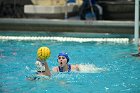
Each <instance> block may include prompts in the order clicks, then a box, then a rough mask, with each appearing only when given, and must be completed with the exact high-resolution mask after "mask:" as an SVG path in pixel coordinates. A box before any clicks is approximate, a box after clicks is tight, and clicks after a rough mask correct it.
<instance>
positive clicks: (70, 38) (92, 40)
mask: <svg viewBox="0 0 140 93" xmlns="http://www.w3.org/2000/svg"><path fill="white" fill-rule="evenodd" d="M0 40H24V41H34V40H56V41H64V42H65V41H72V42H81V43H82V42H117V43H128V42H129V41H130V40H129V38H76V37H47V36H0Z"/></svg>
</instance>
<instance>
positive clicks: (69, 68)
mask: <svg viewBox="0 0 140 93" xmlns="http://www.w3.org/2000/svg"><path fill="white" fill-rule="evenodd" d="M58 68H59V72H64V71H63V67H60V66H58ZM70 71H71V65H70V64H68V72H70Z"/></svg>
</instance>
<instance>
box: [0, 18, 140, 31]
mask: <svg viewBox="0 0 140 93" xmlns="http://www.w3.org/2000/svg"><path fill="white" fill-rule="evenodd" d="M139 27H140V25H139ZM0 30H2V31H7V30H8V31H9V30H16V31H51V32H56V31H58V32H89V33H117V34H124V33H125V34H133V33H134V21H91V20H86V21H80V20H58V19H16V18H15V19H11V18H9V19H7V18H4V19H0Z"/></svg>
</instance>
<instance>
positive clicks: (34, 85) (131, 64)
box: [0, 32, 140, 93]
mask: <svg viewBox="0 0 140 93" xmlns="http://www.w3.org/2000/svg"><path fill="white" fill-rule="evenodd" d="M1 35H18V34H17V33H16V34H15V33H14V34H13V33H6V32H5V33H4V32H1ZM20 35H21V36H22V35H24V36H29V35H44V36H45V35H46V33H44V32H42V33H32V34H31V33H29V32H28V33H25V32H23V33H20ZM49 35H50V36H51V35H52V34H49ZM53 35H57V36H58V35H59V34H53ZM66 35H67V34H65V36H66ZM73 36H74V37H75V34H74V35H73ZM95 36H96V37H98V36H99V35H95ZM89 37H91V36H90V35H89ZM102 37H104V35H103V36H102ZM106 37H112V35H107V36H106ZM117 37H118V35H117ZM41 46H48V47H49V48H50V50H51V57H50V58H49V59H48V60H47V61H48V65H49V67H50V69H52V68H53V67H54V66H57V65H58V64H57V55H58V53H59V52H61V51H65V52H67V53H68V54H69V57H70V62H69V63H70V64H80V65H85V66H86V67H88V68H86V69H88V71H87V72H86V71H84V70H83V71H82V72H80V73H79V72H71V73H53V74H52V77H51V78H50V79H49V80H44V79H40V80H36V81H30V80H27V79H26V76H27V75H30V74H31V73H32V72H34V70H35V61H36V51H37V49H38V48H39V47H41ZM134 52H137V49H136V46H135V45H134V44H132V43H101V42H100V43H99V42H85V43H78V42H60V41H53V40H48V41H17V40H15V41H13V40H0V74H1V75H0V92H1V93H60V92H63V93H140V80H139V79H140V58H136V57H132V56H131V55H130V54H131V53H134ZM93 68H95V69H94V70H92V71H90V69H93ZM100 69H102V70H101V71H100Z"/></svg>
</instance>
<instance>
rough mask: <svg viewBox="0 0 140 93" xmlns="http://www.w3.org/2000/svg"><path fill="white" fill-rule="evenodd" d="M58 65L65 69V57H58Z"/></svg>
mask: <svg viewBox="0 0 140 93" xmlns="http://www.w3.org/2000/svg"><path fill="white" fill-rule="evenodd" d="M58 63H59V65H60V67H64V66H65V65H66V64H67V59H66V57H65V56H59V57H58Z"/></svg>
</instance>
